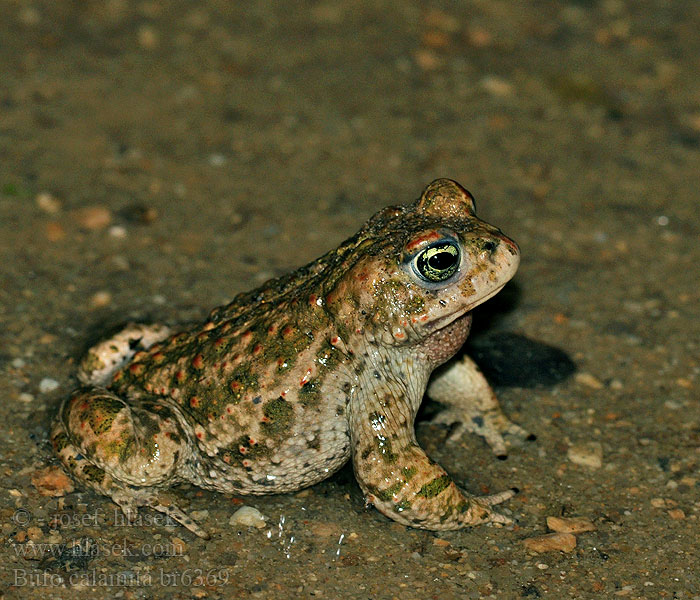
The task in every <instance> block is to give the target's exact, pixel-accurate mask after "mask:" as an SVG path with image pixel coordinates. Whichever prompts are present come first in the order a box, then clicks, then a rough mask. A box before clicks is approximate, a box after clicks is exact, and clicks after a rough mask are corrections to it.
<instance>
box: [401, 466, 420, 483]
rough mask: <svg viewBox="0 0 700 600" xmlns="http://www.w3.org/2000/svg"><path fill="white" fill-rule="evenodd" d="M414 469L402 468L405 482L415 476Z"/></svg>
mask: <svg viewBox="0 0 700 600" xmlns="http://www.w3.org/2000/svg"><path fill="white" fill-rule="evenodd" d="M417 470H418V469H416V467H404V468H403V469H402V471H403V476H404V477H405V478H406V481H411V479H413V476H414V475H415V474H416V471H417Z"/></svg>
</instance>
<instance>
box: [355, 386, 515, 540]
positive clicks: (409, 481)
mask: <svg viewBox="0 0 700 600" xmlns="http://www.w3.org/2000/svg"><path fill="white" fill-rule="evenodd" d="M419 402H420V399H418V401H411V400H410V399H409V394H408V393H407V389H406V387H405V385H404V383H403V382H399V381H394V382H386V383H385V385H384V386H382V387H381V388H374V389H372V390H362V389H361V388H360V390H359V392H358V395H357V397H355V398H354V399H353V402H352V403H351V406H350V429H351V436H352V441H353V455H352V460H353V467H354V470H355V476H356V477H357V480H358V482H359V484H360V487H361V488H362V491H363V492H364V493H365V494H366V495H367V497H368V499H369V500H370V501H371V502H372V503H373V504H374V505H375V506H376V507H377V509H378V510H379V511H380V512H381V513H383V514H384V515H386V516H387V517H389V518H391V519H394V520H395V521H398V522H399V523H403V524H404V525H410V526H412V527H418V528H420V529H431V530H444V529H460V528H462V527H467V526H470V525H479V524H481V523H488V522H494V523H505V524H507V523H510V522H511V519H509V518H508V517H506V516H504V515H501V514H499V513H497V512H494V511H493V509H492V506H493V505H494V504H499V503H501V502H503V501H505V500H507V499H509V498H511V497H512V496H513V495H514V492H513V491H511V490H508V491H505V492H501V493H499V494H494V495H492V496H482V497H473V496H469V495H467V494H465V493H464V492H463V491H462V490H460V489H459V488H458V487H457V485H456V484H455V483H454V481H452V478H451V477H450V476H449V475H448V474H447V473H446V472H445V470H444V469H443V468H442V467H441V466H440V465H438V464H437V463H436V462H435V461H433V460H431V459H430V458H429V457H428V456H427V455H426V454H425V452H424V451H423V450H422V449H421V448H420V446H418V444H417V442H416V438H415V434H414V430H413V420H414V418H415V413H416V410H417V406H418V404H419Z"/></svg>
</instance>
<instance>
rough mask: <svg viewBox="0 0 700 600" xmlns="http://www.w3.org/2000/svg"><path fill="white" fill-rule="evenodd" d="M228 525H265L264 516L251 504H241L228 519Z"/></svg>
mask: <svg viewBox="0 0 700 600" xmlns="http://www.w3.org/2000/svg"><path fill="white" fill-rule="evenodd" d="M228 522H229V525H243V526H245V527H257V528H258V529H262V528H263V527H265V516H264V515H263V514H262V513H261V512H260V511H259V510H258V509H257V508H253V507H252V506H241V508H239V509H238V510H237V511H236V512H235V513H233V514H232V515H231V518H230V519H229V521H228Z"/></svg>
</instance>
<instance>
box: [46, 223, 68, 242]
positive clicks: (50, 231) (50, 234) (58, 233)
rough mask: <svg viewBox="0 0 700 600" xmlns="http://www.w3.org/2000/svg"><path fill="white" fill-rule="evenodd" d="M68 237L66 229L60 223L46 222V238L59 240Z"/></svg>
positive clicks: (51, 240)
mask: <svg viewBox="0 0 700 600" xmlns="http://www.w3.org/2000/svg"><path fill="white" fill-rule="evenodd" d="M65 237H66V230H65V229H63V226H62V225H61V224H60V223H55V222H51V223H47V224H46V239H47V240H49V242H59V241H61V240H62V239H63V238H65Z"/></svg>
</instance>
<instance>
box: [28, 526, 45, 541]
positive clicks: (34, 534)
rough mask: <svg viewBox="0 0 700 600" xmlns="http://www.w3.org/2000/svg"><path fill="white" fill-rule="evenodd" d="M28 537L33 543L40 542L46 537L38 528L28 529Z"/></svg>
mask: <svg viewBox="0 0 700 600" xmlns="http://www.w3.org/2000/svg"><path fill="white" fill-rule="evenodd" d="M27 537H28V538H29V539H30V540H32V541H33V542H38V541H39V540H40V539H41V538H42V537H44V532H43V531H41V529H39V527H36V526H33V527H28V528H27Z"/></svg>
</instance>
